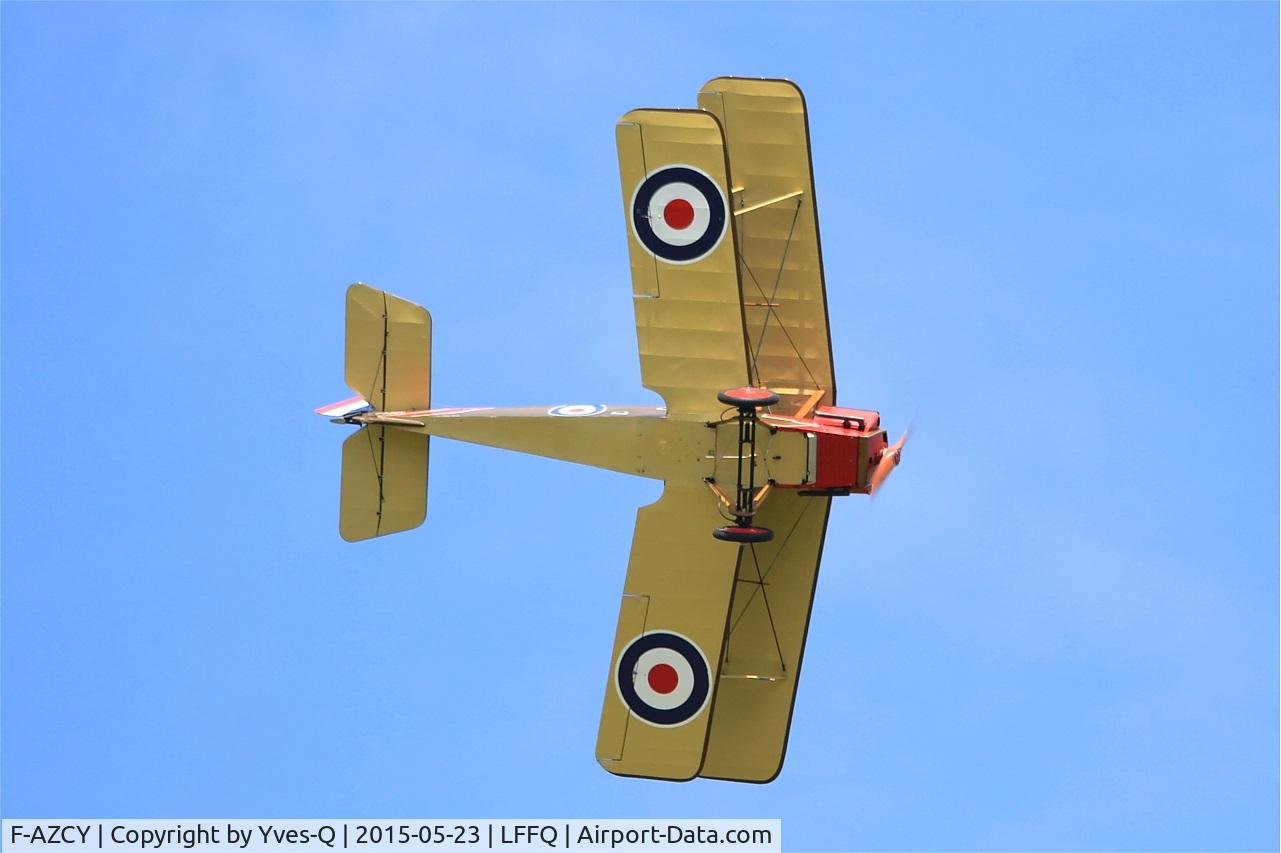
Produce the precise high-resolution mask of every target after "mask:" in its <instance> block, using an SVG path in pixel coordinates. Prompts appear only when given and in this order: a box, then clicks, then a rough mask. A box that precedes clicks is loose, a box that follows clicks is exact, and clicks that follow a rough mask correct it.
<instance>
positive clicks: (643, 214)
mask: <svg viewBox="0 0 1281 853" xmlns="http://www.w3.org/2000/svg"><path fill="white" fill-rule="evenodd" d="M677 182H681V183H686V184H689V185H691V186H692V187H694V189H696V190H698V191H699V192H700V193H702V194H703V197H704V198H706V199H707V212H708V214H709V215H710V218H709V220H708V223H707V231H705V232H704V233H703V236H702V237H699V238H698V239H697V240H695V241H694V242H693V243H689V244H687V245H685V246H673V245H672V244H671V243H668V242H666V241H664V240H662V239H660V238H659V236H658V235H657V234H655V233H654V229H653V228H651V227H650V226H649V202H650V199H652V198H653V197H654V193H656V192H658V191H659V190H660V189H662V188H663V187H665V186H667V185H668V184H673V183H677ZM632 225H633V226H635V228H636V238H637V239H638V240H640V241H641V245H643V246H644V247H645V248H646V249H648V250H649V251H650V252H652V253H653V254H654V256H655V257H658V258H661V259H662V260H664V261H671V262H672V263H676V264H688V263H690V262H691V261H696V260H698V259H699V258H701V257H703V256H704V255H706V254H707V253H708V252H710V251H711V250H712V249H714V248H716V245H717V244H718V243H720V241H721V237H722V236H724V234H725V197H724V196H723V195H722V194H721V190H720V187H718V186H716V182H715V181H713V180H712V179H711V178H709V177H707V175H704V174H703V173H702V172H699V171H696V170H694V169H691V168H689V167H688V166H668V167H667V168H666V169H659V170H658V171H657V172H655V173H654V174H652V175H650V176H649V177H648V178H646V179H645V180H643V181H641V184H640V186H639V187H637V188H636V195H635V197H634V198H633V199H632Z"/></svg>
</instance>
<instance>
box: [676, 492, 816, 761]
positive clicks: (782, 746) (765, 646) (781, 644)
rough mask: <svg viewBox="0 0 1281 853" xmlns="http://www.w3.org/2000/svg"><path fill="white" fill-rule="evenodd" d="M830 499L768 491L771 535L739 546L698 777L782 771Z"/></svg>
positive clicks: (766, 522)
mask: <svg viewBox="0 0 1281 853" xmlns="http://www.w3.org/2000/svg"><path fill="white" fill-rule="evenodd" d="M831 502H832V499H831V498H828V497H802V496H800V495H797V494H796V493H795V492H792V491H786V490H783V489H775V490H774V491H773V493H771V494H770V496H769V497H768V498H767V499H766V500H765V502H764V504H762V505H761V508H760V511H759V513H758V514H757V516H756V522H757V523H758V524H761V525H763V526H765V527H768V528H770V529H771V530H773V531H774V537H775V538H774V540H773V541H772V542H766V543H763V544H759V545H745V546H742V547H743V556H742V560H741V561H740V562H739V568H738V583H737V585H736V589H735V591H734V603H733V607H732V609H731V613H730V622H729V635H728V639H727V640H726V644H725V654H724V659H723V663H722V665H721V671H720V685H719V688H718V690H717V703H716V717H715V720H714V721H713V723H712V728H711V732H710V734H709V737H708V744H707V755H706V757H705V760H704V762H703V767H702V769H701V770H700V771H699V775H701V776H707V777H711V778H717V779H733V780H736V781H740V782H768V781H770V780H771V779H773V778H774V777H775V776H777V775H778V772H779V770H781V769H782V766H783V754H784V752H785V751H786V749H787V733H788V730H789V729H790V727H791V723H792V707H793V704H794V703H795V700H796V687H797V681H798V680H799V677H800V674H801V657H802V653H803V652H804V650H805V635H806V632H807V630H808V628H809V618H810V605H811V603H812V602H813V600H814V585H815V583H816V581H817V579H818V564H819V558H820V556H821V554H822V550H823V535H824V533H825V531H826V530H827V514H828V509H829V507H830V506H831Z"/></svg>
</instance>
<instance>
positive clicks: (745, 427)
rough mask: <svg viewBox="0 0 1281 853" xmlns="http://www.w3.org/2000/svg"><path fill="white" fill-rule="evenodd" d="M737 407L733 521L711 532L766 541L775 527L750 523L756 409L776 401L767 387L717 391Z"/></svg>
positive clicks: (725, 537)
mask: <svg viewBox="0 0 1281 853" xmlns="http://www.w3.org/2000/svg"><path fill="white" fill-rule="evenodd" d="M716 399H718V400H720V401H721V402H722V403H724V404H726V405H727V406H734V407H735V408H737V409H738V483H737V484H736V485H737V488H736V489H735V494H734V506H733V508H732V511H733V513H734V522H735V523H734V524H729V525H725V526H724V527H718V528H716V529H715V530H713V531H712V535H713V536H715V537H716V538H717V539H721V540H723V541H725V542H738V543H740V544H742V543H752V542H768V541H770V540H771V539H773V538H774V531H773V530H770V529H769V528H768V527H757V526H756V525H754V524H753V523H752V516H754V515H756V410H757V409H759V408H762V407H764V406H772V405H774V404H775V403H777V402H778V395H777V394H775V393H774V392H773V391H770V390H769V389H768V388H752V387H746V388H730V389H729V390H727V391H721V392H720V393H718V394H717V395H716Z"/></svg>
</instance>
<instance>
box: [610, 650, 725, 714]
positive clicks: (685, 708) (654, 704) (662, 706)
mask: <svg viewBox="0 0 1281 853" xmlns="http://www.w3.org/2000/svg"><path fill="white" fill-rule="evenodd" d="M614 681H615V686H616V687H617V688H618V695H619V698H621V699H622V700H623V704H624V705H626V706H627V707H628V709H629V710H630V711H631V712H632V713H633V714H635V715H636V716H637V717H640V718H641V719H642V720H644V721H645V722H647V723H649V724H650V725H653V726H664V727H670V726H681V725H684V724H685V723H688V722H689V721H690V720H692V719H694V718H695V717H697V716H698V715H699V713H700V712H701V711H702V710H703V707H704V706H705V705H706V704H707V700H708V697H709V696H711V676H710V672H709V668H708V666H707V658H706V657H705V656H704V655H703V652H702V650H701V649H699V647H698V646H696V645H694V643H693V642H691V641H690V640H689V639H688V638H686V637H682V636H681V635H680V634H675V633H672V632H671V631H654V632H652V633H649V634H642V635H640V636H639V637H637V638H636V639H634V640H632V641H631V642H630V643H628V644H627V646H626V647H625V648H624V649H623V652H622V654H620V655H619V656H618V668H617V669H616V670H615V679H614Z"/></svg>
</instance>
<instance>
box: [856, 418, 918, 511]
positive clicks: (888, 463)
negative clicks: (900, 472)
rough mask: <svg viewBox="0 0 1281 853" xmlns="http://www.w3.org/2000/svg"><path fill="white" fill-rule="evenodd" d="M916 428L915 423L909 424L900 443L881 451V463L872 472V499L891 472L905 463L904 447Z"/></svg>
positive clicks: (897, 442)
mask: <svg viewBox="0 0 1281 853" xmlns="http://www.w3.org/2000/svg"><path fill="white" fill-rule="evenodd" d="M914 426H915V424H914V423H913V424H909V425H908V427H907V429H905V430H904V431H903V435H902V437H900V438H899V440H898V441H896V442H894V443H893V444H891V445H890V446H889V447H887V448H885V449H884V450H882V451H881V461H879V462H877V463H876V470H875V471H873V472H872V481H871V484H870V486H869V488H868V492H867V493H868V495H869V496H870V497H875V496H876V492H877V490H878V489H880V487H881V484H882V483H884V482H885V480H886V479H887V478H888V477H889V476H890V472H891V471H893V470H894V469H895V468H897V467H898V464H899V463H900V462H902V461H903V445H905V444H907V437H908V436H909V435H911V434H912V429H913V427H914Z"/></svg>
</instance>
